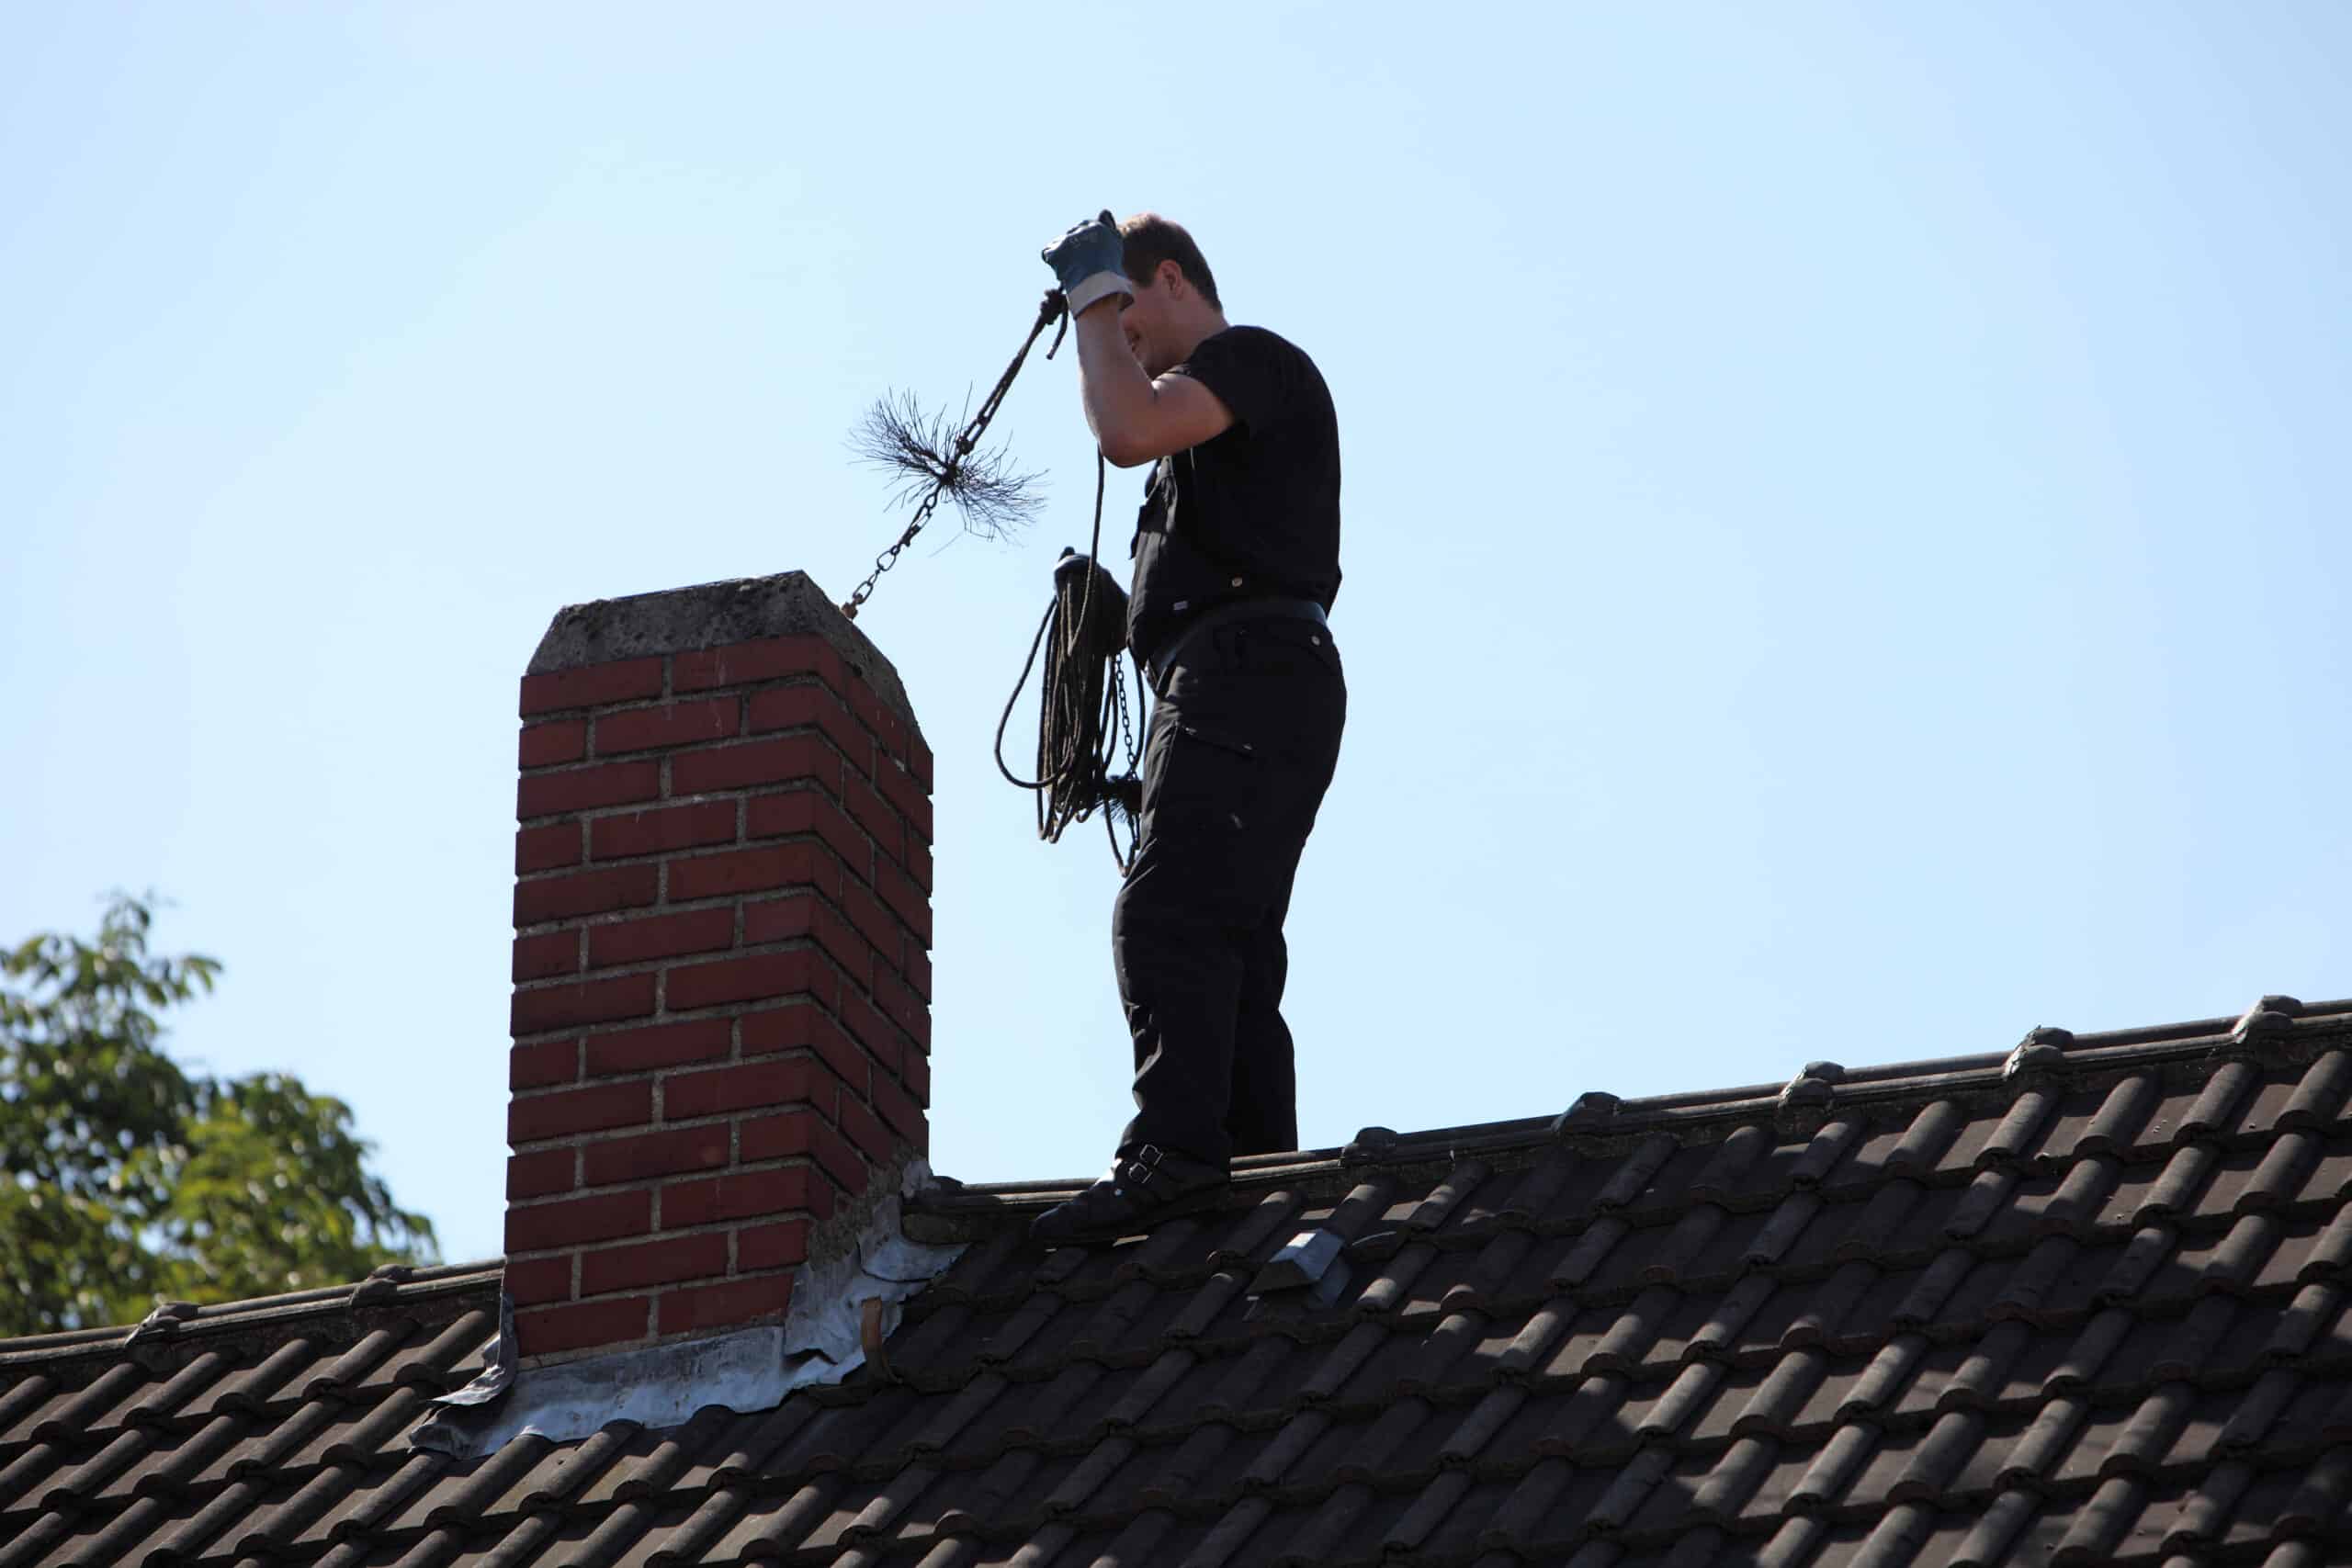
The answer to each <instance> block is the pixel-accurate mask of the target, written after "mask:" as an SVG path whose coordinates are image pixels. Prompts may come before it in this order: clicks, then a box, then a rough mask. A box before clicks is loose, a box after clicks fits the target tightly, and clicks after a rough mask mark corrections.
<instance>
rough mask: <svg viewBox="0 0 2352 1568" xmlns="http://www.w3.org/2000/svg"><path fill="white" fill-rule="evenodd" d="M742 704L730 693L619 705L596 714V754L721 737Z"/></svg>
mask: <svg viewBox="0 0 2352 1568" xmlns="http://www.w3.org/2000/svg"><path fill="white" fill-rule="evenodd" d="M742 708H743V705H742V704H741V702H740V701H739V700H737V699H736V698H734V697H702V698H698V699H696V700H695V701H694V702H687V703H664V704H663V705H661V706H660V707H654V708H623V709H621V710H620V711H619V712H618V713H600V714H598V715H597V716H596V755H598V756H599V757H611V756H616V755H618V754H619V753H621V752H623V751H652V750H664V749H667V748H669V747H673V746H695V745H699V744H700V743H702V742H703V741H706V740H723V739H727V737H729V736H730V735H733V734H734V733H735V732H736V731H737V729H739V728H741V725H742V722H743V712H742Z"/></svg>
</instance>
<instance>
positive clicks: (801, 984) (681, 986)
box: [632, 947, 838, 1011]
mask: <svg viewBox="0 0 2352 1568" xmlns="http://www.w3.org/2000/svg"><path fill="white" fill-rule="evenodd" d="M664 973H665V975H666V976H667V980H666V982H665V995H666V996H667V998H668V1000H669V1005H670V1006H671V1007H672V1008H673V1009H674V1010H679V1011H684V1010H686V1009H688V1008H706V1007H718V1006H720V1005H722V1004H724V1003H727V1002H747V1001H753V1000H756V999H758V998H761V997H786V996H790V995H792V994H793V993H794V992H797V991H806V992H807V993H809V995H810V996H812V997H815V998H818V999H819V1000H820V1001H828V1002H829V1001H831V999H832V998H833V995H834V993H835V992H836V990H837V989H838V985H837V983H836V982H835V980H834V977H833V971H832V969H831V967H830V966H829V965H828V964H826V963H825V961H824V960H823V959H821V958H820V957H819V956H818V955H817V954H816V953H814V952H812V951H811V950H809V949H808V948H805V947H804V948H794V949H791V950H789V951H787V952H784V953H761V954H759V955H758V956H757V957H753V958H725V959H721V960H719V961H718V963H716V964H677V965H674V966H673V967H672V968H670V969H668V970H666V971H664ZM633 977H634V976H632V978H633ZM648 1010H649V1011H650V1009H648Z"/></svg>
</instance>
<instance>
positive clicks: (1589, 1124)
mask: <svg viewBox="0 0 2352 1568" xmlns="http://www.w3.org/2000/svg"><path fill="white" fill-rule="evenodd" d="M2336 1035H2352V999H2346V1000H2340V1001H2327V1002H2303V1001H2299V1000H2298V999H2296V998H2293V997H2289V996H2282V995H2278V994H2270V995H2266V996H2264V997H2262V998H2259V999H2257V1000H2256V1002H2255V1003H2254V1005H2253V1006H2252V1007H2250V1008H2248V1009H2247V1010H2245V1012H2243V1013H2240V1014H2237V1015H2235V1016H2234V1017H2219V1018H2206V1019H2191V1020H2188V1021H2181V1022H2176V1023H2165V1024H2151V1025H2143V1026H2140V1027H2136V1028H2131V1029H2117V1030H2106V1031H2100V1032H2092V1033H2086V1034H2076V1033H2075V1032H2072V1031H2070V1030H2066V1029H2062V1028H2056V1027H2052V1026H2050V1025H2037V1026H2036V1027H2034V1028H2033V1029H2031V1030H2029V1031H2027V1032H2026V1034H2025V1036H2024V1038H2023V1039H2021V1040H2020V1041H2019V1042H2018V1043H2017V1044H2016V1045H2015V1046H2013V1047H2011V1048H2010V1049H2009V1050H2007V1051H2003V1052H1985V1053H1980V1054H1973V1055H1964V1056H1946V1057H1934V1058H1926V1059H1920V1060H1913V1061H1901V1062H1891V1063H1883V1064H1877V1065H1872V1066H1860V1067H1847V1066H1841V1065H1840V1064H1838V1063H1836V1062H1825V1061H1815V1062H1808V1063H1805V1064H1804V1066H1802V1067H1800V1068H1799V1069H1798V1070H1797V1072H1796V1073H1795V1075H1794V1076H1793V1077H1791V1078H1789V1079H1788V1080H1787V1081H1785V1082H1783V1083H1764V1084H1744V1085H1739V1086H1736V1087H1734V1088H1729V1089H1696V1090H1689V1089H1686V1090H1679V1091H1677V1092H1674V1093H1671V1094H1661V1095H1646V1096H1640V1097H1635V1098H1632V1099H1620V1098H1619V1097H1618V1096H1616V1095H1613V1094H1610V1093H1608V1092H1607V1091H1605V1090H1598V1089H1595V1090H1588V1091H1586V1092H1585V1093H1583V1094H1580V1095H1578V1096H1577V1099H1576V1100H1575V1101H1574V1102H1573V1103H1572V1104H1570V1105H1569V1107H1568V1108H1567V1109H1566V1111H1561V1112H1559V1113H1557V1114H1555V1115H1550V1116H1535V1117H1519V1118H1514V1119H1511V1120H1509V1121H1500V1122H1470V1123H1465V1124H1464V1125H1460V1126H1452V1127H1435V1128H1428V1129H1424V1130H1420V1131H1416V1132H1409V1133H1399V1132H1397V1131H1395V1130H1393V1129H1391V1128H1387V1127H1366V1128H1363V1129H1361V1130H1360V1131H1359V1132H1358V1133H1357V1134H1356V1135H1355V1136H1354V1137H1353V1138H1351V1139H1350V1140H1349V1141H1348V1142H1347V1143H1346V1144H1345V1145H1340V1146H1339V1147H1337V1148H1331V1147H1324V1148H1317V1149H1300V1150H1295V1151H1291V1152H1288V1153H1283V1154H1271V1155H1258V1156H1245V1157H1243V1158H1240V1159H1237V1160H1236V1161H1234V1164H1233V1177H1234V1183H1235V1185H1236V1186H1237V1187H1238V1188H1240V1189H1242V1190H1250V1191H1254V1190H1259V1189H1261V1188H1264V1189H1271V1188H1273V1187H1279V1186H1284V1185H1300V1184H1304V1185H1306V1186H1307V1187H1308V1188H1310V1189H1312V1190H1316V1191H1317V1192H1320V1191H1321V1190H1323V1189H1325V1188H1327V1187H1329V1186H1331V1185H1332V1184H1333V1183H1335V1182H1345V1183H1352V1182H1353V1181H1354V1180H1355V1179H1357V1178H1358V1177H1359V1176H1360V1175H1361V1174H1362V1173H1363V1171H1364V1170H1365V1169H1366V1168H1397V1167H1406V1166H1416V1165H1423V1164H1429V1163H1432V1162H1437V1161H1446V1162H1451V1161H1453V1160H1458V1159H1461V1158H1464V1157H1465V1156H1472V1155H1487V1154H1494V1153H1500V1152H1504V1151H1510V1150H1518V1149H1542V1148H1544V1147H1548V1146H1553V1145H1562V1144H1567V1145H1571V1146H1578V1147H1581V1148H1582V1149H1583V1150H1584V1151H1585V1152H1602V1151H1603V1150H1605V1149H1608V1148H1610V1147H1611V1146H1623V1145H1628V1144H1630V1143H1631V1142H1632V1141H1634V1140H1635V1139H1637V1138H1639V1137H1642V1136H1645V1135H1648V1134H1655V1133H1657V1132H1668V1133H1672V1134H1678V1135H1682V1136H1684V1137H1686V1138H1687V1141H1691V1142H1699V1141H1703V1134H1706V1133H1708V1132H1712V1131H1713V1130H1715V1129H1717V1128H1720V1129H1721V1130H1722V1131H1723V1133H1724V1135H1726V1136H1728V1135H1729V1134H1730V1133H1732V1132H1734V1131H1736V1129H1737V1128H1738V1127H1739V1126H1742V1125H1747V1124H1752V1123H1754V1122H1759V1121H1765V1120H1771V1121H1776V1122H1788V1123H1790V1125H1789V1126H1788V1127H1787V1128H1786V1131H1788V1132H1790V1133H1792V1134H1801V1133H1803V1132H1804V1131H1805V1130H1806V1129H1807V1128H1808V1126H1810V1125H1814V1124H1817V1123H1819V1122H1825V1121H1826V1120H1828V1119H1829V1118H1830V1116H1831V1115H1832V1114H1833V1113H1834V1112H1835V1111H1874V1112H1877V1113H1880V1114H1888V1113H1892V1112H1894V1111H1899V1110H1902V1109H1904V1108H1906V1107H1915V1106H1917V1105H1922V1104H1925V1103H1927V1102H1928V1101H1929V1100H1935V1099H1941V1098H1947V1097H1954V1096H1970V1095H1983V1094H1986V1093H1996V1092H2002V1091H2004V1090H2007V1089H2010V1088H2012V1087H2013V1086H2014V1085H2015V1084H2016V1082H2017V1081H2018V1079H2019V1078H2020V1077H2036V1076H2044V1075H2046V1076H2054V1077H2073V1076H2075V1075H2077V1074H2081V1075H2090V1074H2099V1075H2104V1074H2108V1073H2117V1074H2121V1073H2128V1072H2131V1071H2132V1070H2135V1069H2142V1068H2146V1067H2151V1066H2165V1065H2167V1064H2179V1063H2194V1062H2198V1061H2200V1060H2205V1061H2211V1062H2212V1063H2213V1064H2214V1065H2215V1066H2219V1065H2220V1064H2221V1063H2222V1062H2224V1061H2229V1060H2236V1059H2243V1058H2269V1057H2285V1058H2287V1059H2290V1060H2291V1059H2297V1058H2301V1057H2306V1056H2308V1055H2312V1054H2315V1053H2316V1052H2317V1051H2319V1050H2321V1049H2324V1046H2323V1045H2322V1044H2321V1043H2320V1042H2321V1041H2322V1040H2323V1039H2325V1038H2326V1037H2330V1036H2336ZM1089 1179H1090V1178H1062V1179H1030V1180H1022V1181H1001V1182H977V1181H976V1182H965V1181H959V1180H956V1179H955V1178H953V1177H938V1178H935V1185H933V1186H932V1187H930V1188H927V1189H925V1190H923V1191H922V1192H921V1193H918V1194H916V1195H915V1197H914V1198H912V1199H910V1201H909V1204H908V1209H909V1213H910V1218H915V1219H917V1220H918V1221H919V1222H920V1223H922V1224H926V1225H927V1226H928V1227H930V1228H936V1227H938V1226H940V1225H942V1224H946V1225H950V1226H958V1225H962V1224H969V1223H971V1222H973V1221H975V1220H978V1219H982V1218H983V1217H985V1216H997V1217H1000V1218H1002V1217H1010V1216H1011V1215H1012V1214H1014V1213H1018V1214H1022V1215H1026V1214H1027V1213H1029V1212H1030V1211H1031V1210H1032V1209H1033V1208H1041V1207H1044V1206H1046V1205H1048V1204H1050V1203H1053V1202H1057V1201H1061V1200H1062V1199H1063V1198H1066V1197H1067V1196H1069V1194H1070V1193H1072V1192H1074V1191H1076V1190H1079V1189H1080V1188H1082V1187H1084V1186H1085V1185H1086V1183H1087V1181H1088V1180H1089ZM926 1234H928V1230H926ZM942 1234H945V1233H944V1232H943V1233H942ZM957 1234H959V1235H960V1234H962V1233H961V1230H960V1229H959V1230H958V1231H957Z"/></svg>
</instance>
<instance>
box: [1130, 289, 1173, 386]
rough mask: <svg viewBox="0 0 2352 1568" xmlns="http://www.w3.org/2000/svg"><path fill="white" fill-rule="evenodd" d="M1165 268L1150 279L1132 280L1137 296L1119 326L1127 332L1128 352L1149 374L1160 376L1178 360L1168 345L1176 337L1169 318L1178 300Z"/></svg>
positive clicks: (1132, 300) (1146, 373)
mask: <svg viewBox="0 0 2352 1568" xmlns="http://www.w3.org/2000/svg"><path fill="white" fill-rule="evenodd" d="M1165 271H1166V268H1165V266H1163V267H1162V268H1161V271H1160V273H1158V274H1155V275H1154V276H1152V277H1150V278H1149V279H1148V280H1143V279H1131V280H1130V281H1132V282H1134V283H1135V286H1136V293H1135V298H1134V299H1131V300H1130V301H1128V303H1127V307H1126V309H1125V310H1121V311H1120V312H1119V328H1120V330H1121V331H1122V332H1124V333H1126V334H1127V349H1128V352H1130V353H1132V354H1133V355H1135V356H1136V363H1137V364H1138V365H1141V366H1142V367H1143V369H1144V374H1145V375H1147V376H1157V375H1159V374H1160V373H1161V372H1163V371H1165V370H1168V369H1169V368H1170V367H1173V366H1174V365H1175V364H1176V362H1177V356H1176V355H1171V354H1170V352H1169V346H1168V345H1169V343H1170V338H1171V336H1172V334H1171V333H1170V323H1169V319H1168V317H1169V312H1170V309H1171V308H1172V307H1173V305H1174V303H1175V301H1174V300H1173V299H1170V296H1169V292H1168V282H1167V278H1166V277H1165V276H1164V273H1165Z"/></svg>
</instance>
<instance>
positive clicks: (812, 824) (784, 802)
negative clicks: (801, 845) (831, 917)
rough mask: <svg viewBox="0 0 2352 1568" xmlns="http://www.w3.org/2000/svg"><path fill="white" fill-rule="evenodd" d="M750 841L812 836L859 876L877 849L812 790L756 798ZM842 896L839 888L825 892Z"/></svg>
mask: <svg viewBox="0 0 2352 1568" xmlns="http://www.w3.org/2000/svg"><path fill="white" fill-rule="evenodd" d="M746 826H747V829H748V832H747V835H746V836H747V837H750V838H753V839H775V838H781V837H783V836H784V835H785V834H786V833H813V834H815V835H816V836H817V837H818V838H820V839H822V840H825V842H826V843H828V844H830V845H831V846H832V849H833V852H834V853H835V854H837V855H839V856H841V857H842V860H843V861H844V862H846V863H848V864H849V865H850V867H851V868H852V869H854V871H856V873H857V874H859V875H860V876H864V875H865V874H866V872H867V870H868V868H869V867H870V866H871V865H872V864H873V861H874V846H873V844H872V843H871V842H869V841H868V840H867V839H866V837H865V834H864V833H862V832H860V831H859V830H858V829H857V826H856V824H854V823H853V822H852V821H851V820H850V819H849V818H848V816H847V815H846V814H844V813H843V812H842V808H841V807H839V806H838V805H836V804H834V802H833V801H832V800H831V798H830V797H828V796H826V795H820V794H819V793H818V792H817V791H815V790H813V789H796V790H787V791H786V792H785V793H784V794H782V795H753V796H752V802H751V808H750V811H749V814H748V817H747V818H746ZM826 891H827V892H828V893H831V894H834V895H835V896H836V897H838V896H839V891H840V889H839V885H838V884H836V885H835V886H832V887H829V888H827V889H826Z"/></svg>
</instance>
